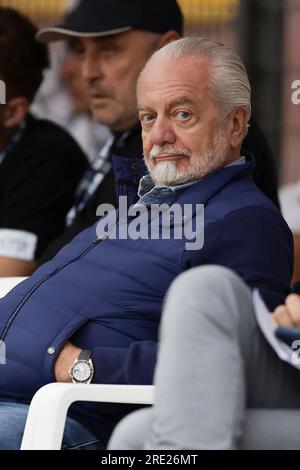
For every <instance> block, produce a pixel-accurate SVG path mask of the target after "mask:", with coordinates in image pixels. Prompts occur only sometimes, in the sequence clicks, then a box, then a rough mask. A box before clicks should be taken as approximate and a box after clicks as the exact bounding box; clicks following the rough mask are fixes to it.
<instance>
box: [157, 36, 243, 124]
mask: <svg viewBox="0 0 300 470" xmlns="http://www.w3.org/2000/svg"><path fill="white" fill-rule="evenodd" d="M187 57H199V58H201V57H202V58H203V57H205V58H208V59H211V63H212V74H211V77H210V83H209V93H210V95H211V97H212V99H213V100H214V101H215V103H216V104H217V106H218V107H219V109H220V111H221V114H222V116H224V117H225V116H227V115H228V114H229V113H230V112H231V111H232V110H233V109H235V108H240V107H245V108H247V109H248V110H249V117H250V115H251V85H250V82H249V78H248V75H247V72H246V69H245V66H244V64H243V62H242V60H241V59H240V57H239V56H238V55H237V54H236V53H235V52H234V51H233V50H232V49H230V48H229V47H227V46H225V45H224V44H221V43H216V42H212V41H210V40H208V39H205V38H184V39H179V40H177V41H173V42H170V43H169V44H167V45H166V46H164V47H162V48H161V49H159V50H158V51H156V52H155V53H154V54H153V55H152V56H151V58H150V60H149V62H152V61H154V60H160V59H173V58H174V59H177V58H187Z"/></svg>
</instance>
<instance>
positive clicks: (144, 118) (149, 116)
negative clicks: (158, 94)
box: [140, 114, 154, 124]
mask: <svg viewBox="0 0 300 470" xmlns="http://www.w3.org/2000/svg"><path fill="white" fill-rule="evenodd" d="M153 119H154V116H153V114H141V115H140V121H141V123H142V124H149V122H151V121H153Z"/></svg>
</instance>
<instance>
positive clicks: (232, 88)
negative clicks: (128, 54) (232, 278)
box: [0, 39, 293, 448]
mask: <svg viewBox="0 0 300 470" xmlns="http://www.w3.org/2000/svg"><path fill="white" fill-rule="evenodd" d="M250 98H251V90H250V84H249V80H248V77H247V74H246V71H245V68H244V66H243V64H242V62H241V60H240V59H239V57H238V56H237V55H236V54H235V53H234V52H233V51H232V50H231V49H229V48H227V47H225V46H223V45H220V44H216V43H213V42H210V41H208V40H205V39H182V40H179V41H175V42H173V43H171V44H169V45H167V46H165V47H164V48H163V49H161V50H160V51H158V52H156V53H155V54H154V55H153V56H152V58H151V59H150V61H149V62H148V64H147V65H146V67H145V69H144V71H143V72H142V74H141V76H140V78H139V82H138V114H139V119H140V122H141V124H142V138H143V148H144V156H145V162H146V165H147V167H148V169H149V174H148V175H146V176H144V177H143V179H142V180H141V184H140V188H139V197H140V199H139V201H138V203H137V205H135V206H134V207H133V208H132V210H130V212H129V213H128V214H127V213H126V214H123V213H122V214H121V204H120V212H119V213H117V214H112V212H109V213H108V217H107V219H106V218H105V216H104V220H107V224H108V225H109V223H110V221H111V219H114V218H115V220H116V224H117V225H116V226H111V227H110V230H108V231H107V230H106V224H103V219H102V220H100V223H99V224H97V225H96V226H93V227H91V228H90V229H88V230H87V231H85V232H83V233H81V234H80V235H79V236H78V237H77V238H75V239H74V240H73V241H72V242H71V243H70V244H69V245H67V246H66V247H65V248H64V249H63V250H61V252H60V253H58V255H57V256H56V257H55V258H54V259H53V260H52V261H50V262H49V263H46V264H45V265H44V266H42V267H41V268H40V269H39V270H38V271H37V272H36V273H35V274H34V275H33V276H32V277H31V278H30V279H29V280H27V281H25V282H24V283H22V284H20V285H19V286H18V287H17V288H16V289H14V291H13V292H12V293H10V294H9V295H8V296H7V297H6V298H5V299H3V300H2V301H1V302H0V340H1V341H4V342H5V344H6V350H7V363H6V365H5V366H2V367H1V372H0V448H5V447H7V446H9V444H10V442H11V441H13V442H14V446H15V447H17V446H18V442H19V440H20V436H22V432H23V427H24V421H25V419H26V413H27V409H28V407H27V404H28V402H29V401H30V399H31V397H32V395H33V394H34V393H35V391H36V390H37V389H38V388H39V387H41V386H42V385H44V384H46V383H48V382H51V381H54V380H56V381H58V382H71V381H73V382H75V383H91V382H94V383H111V384H112V383H116V384H151V383H152V382H153V373H154V368H155V364H156V356H157V350H158V327H159V323H160V318H161V313H162V305H163V300H164V296H165V294H166V292H167V290H168V288H169V286H170V285H171V283H172V281H173V280H174V279H175V278H176V277H177V276H178V275H179V274H181V273H183V272H184V271H186V270H188V269H189V268H192V267H194V266H203V265H207V264H217V265H223V266H224V267H227V268H231V269H232V270H233V271H235V272H236V273H238V274H240V276H241V277H242V278H243V280H244V281H245V282H246V283H247V284H248V286H249V287H251V288H253V287H257V288H259V289H260V292H261V295H262V297H263V298H264V300H265V301H266V303H267V304H268V306H269V307H270V308H274V307H276V306H277V305H278V304H279V303H281V302H282V301H283V299H284V298H285V296H286V294H287V293H288V292H289V288H290V278H291V273H292V264H293V262H292V239H291V234H290V231H289V229H288V227H287V225H286V223H285V221H284V220H283V218H282V216H281V214H280V213H279V211H278V209H277V208H276V207H275V206H274V205H273V203H272V202H271V201H270V200H269V199H268V198H267V197H265V196H264V195H263V194H262V193H261V191H260V190H259V189H258V188H257V186H256V185H255V184H254V182H253V179H252V171H253V168H254V165H255V158H254V157H253V156H251V155H240V149H241V144H242V141H243V138H244V136H245V133H246V130H247V124H248V120H249V117H250V108H251V106H250ZM122 207H123V202H122ZM203 207H204V217H203ZM159 208H160V209H161V211H158V209H159ZM102 209H103V208H102ZM106 209H107V208H105V210H106ZM105 210H104V211H103V215H104V212H105ZM139 211H140V214H139ZM166 214H167V217H166ZM199 220H200V222H201V223H200V224H198V222H199ZM155 225H156V227H158V230H156V231H154V232H153V231H152V228H153V226H155ZM134 227H135V229H134ZM179 229H183V230H179ZM186 229H189V230H186ZM166 235H167V236H166ZM190 235H192V237H190ZM194 239H195V240H196V243H194V242H195V240H194ZM197 242H198V243H197ZM216 283H218V278H216ZM204 301H205V299H204ZM188 315H189V310H188V309H187V310H185V309H183V310H182V321H183V322H185V319H186V317H187V316H188ZM177 347H178V350H180V344H179V343H178V344H177ZM75 386H76V385H75ZM20 402H21V404H20ZM131 410H132V407H129V406H125V405H118V406H116V405H109V404H97V405H96V404H87V403H79V404H75V405H74V406H72V407H71V409H70V412H69V419H70V418H71V419H73V421H72V422H70V421H68V422H67V426H66V432H67V435H68V436H69V439H66V437H65V440H64V443H63V445H64V446H65V447H68V448H70V447H76V446H78V442H80V443H81V448H82V447H84V442H86V443H90V444H91V443H92V444H93V445H94V446H96V445H98V446H100V447H101V446H105V445H106V444H107V441H108V438H109V435H110V433H111V432H112V429H113V428H114V426H115V425H116V424H117V422H118V421H119V420H120V419H121V418H122V417H123V416H124V415H126V414H127V413H128V412H129V411H131ZM74 426H75V427H76V430H75V431H74ZM72 429H73V431H70V430H72ZM1 430H5V432H4V431H3V432H2V431H1ZM91 434H92V435H91ZM70 436H71V438H70ZM93 436H94V438H93ZM98 448H99V447H98Z"/></svg>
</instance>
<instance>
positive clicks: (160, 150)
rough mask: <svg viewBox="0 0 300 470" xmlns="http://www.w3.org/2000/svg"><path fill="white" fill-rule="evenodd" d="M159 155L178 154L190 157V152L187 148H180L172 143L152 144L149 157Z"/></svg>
mask: <svg viewBox="0 0 300 470" xmlns="http://www.w3.org/2000/svg"><path fill="white" fill-rule="evenodd" d="M159 155H180V156H183V157H188V158H191V157H192V152H191V151H190V150H187V149H181V148H179V147H175V146H174V145H168V146H166V145H163V146H160V145H154V147H153V148H152V150H151V152H150V153H149V157H150V158H157V157H158V156H159Z"/></svg>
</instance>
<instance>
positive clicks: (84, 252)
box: [0, 238, 103, 341]
mask: <svg viewBox="0 0 300 470" xmlns="http://www.w3.org/2000/svg"><path fill="white" fill-rule="evenodd" d="M102 241H103V239H101V238H100V239H99V240H95V241H94V242H93V243H92V245H90V246H89V247H88V248H87V249H86V250H84V251H83V252H82V253H81V254H80V255H79V256H77V257H76V258H74V259H73V260H71V261H69V262H68V263H64V264H63V265H62V266H60V267H59V268H57V269H55V271H53V272H52V273H51V274H48V275H47V276H45V277H44V278H43V279H41V280H40V281H39V282H38V283H37V284H35V285H34V286H33V287H32V288H31V289H30V290H29V292H28V293H27V294H26V295H25V297H24V298H23V299H22V300H21V302H20V303H19V304H18V305H17V307H16V308H15V309H14V311H13V313H12V314H11V316H10V317H9V319H8V320H7V322H6V324H5V327H4V330H3V333H2V336H1V337H0V341H4V340H5V338H6V335H7V333H8V330H9V328H10V326H11V324H12V323H13V321H14V320H15V318H16V316H17V315H18V313H19V312H20V310H21V308H22V307H23V305H24V304H25V303H26V302H27V300H28V299H29V297H30V296H31V295H32V294H33V293H34V292H35V291H36V290H37V289H38V288H39V287H40V286H41V285H42V284H43V283H44V282H46V281H48V279H51V277H53V276H55V275H56V274H58V273H59V272H60V271H62V270H63V269H64V268H66V267H67V266H69V265H70V264H72V263H75V262H76V261H78V260H80V259H81V258H83V257H84V256H85V255H87V254H88V253H89V252H90V251H92V250H93V249H94V248H95V246H96V245H98V244H99V243H101V242H102Z"/></svg>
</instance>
